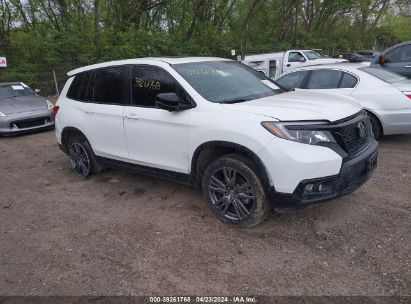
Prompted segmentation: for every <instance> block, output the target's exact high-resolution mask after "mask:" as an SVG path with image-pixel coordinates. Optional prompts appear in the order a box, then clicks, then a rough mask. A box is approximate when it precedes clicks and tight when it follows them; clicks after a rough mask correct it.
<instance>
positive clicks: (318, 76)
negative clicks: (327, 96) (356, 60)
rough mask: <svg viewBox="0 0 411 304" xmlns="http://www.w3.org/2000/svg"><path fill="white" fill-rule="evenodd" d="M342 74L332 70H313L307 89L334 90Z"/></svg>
mask: <svg viewBox="0 0 411 304" xmlns="http://www.w3.org/2000/svg"><path fill="white" fill-rule="evenodd" d="M341 76H342V72H340V71H333V70H313V71H312V72H311V76H310V80H309V82H308V85H307V89H336V88H338V84H339V83H340V78H341Z"/></svg>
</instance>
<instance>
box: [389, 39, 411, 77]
mask: <svg viewBox="0 0 411 304" xmlns="http://www.w3.org/2000/svg"><path fill="white" fill-rule="evenodd" d="M384 59H385V63H384V65H383V67H384V68H387V69H389V70H390V71H393V72H395V73H398V74H401V75H404V76H405V77H408V78H411V44H408V45H403V46H400V47H397V48H395V49H393V50H391V51H389V52H387V54H385V56H384Z"/></svg>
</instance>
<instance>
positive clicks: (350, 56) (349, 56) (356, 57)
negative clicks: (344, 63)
mask: <svg viewBox="0 0 411 304" xmlns="http://www.w3.org/2000/svg"><path fill="white" fill-rule="evenodd" d="M334 58H340V59H345V60H348V61H349V62H363V61H370V59H368V58H366V57H364V56H362V55H360V54H357V53H343V54H339V55H335V56H334Z"/></svg>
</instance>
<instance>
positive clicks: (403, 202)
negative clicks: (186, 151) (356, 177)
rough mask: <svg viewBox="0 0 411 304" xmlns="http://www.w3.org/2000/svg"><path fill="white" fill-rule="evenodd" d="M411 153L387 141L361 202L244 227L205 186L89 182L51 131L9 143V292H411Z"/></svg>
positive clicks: (4, 164) (3, 274) (3, 142)
mask: <svg viewBox="0 0 411 304" xmlns="http://www.w3.org/2000/svg"><path fill="white" fill-rule="evenodd" d="M410 151H411V137H410V136H392V137H387V138H385V139H384V140H383V141H382V142H381V145H380V155H379V165H378V169H377V171H376V172H375V174H374V176H373V177H372V178H371V180H370V181H369V182H368V183H367V184H366V185H365V186H363V187H362V188H360V189H359V190H357V191H356V192H354V193H353V194H351V195H349V196H347V197H344V198H341V199H338V200H335V201H332V202H329V203H325V204H321V205H316V206H312V207H309V208H307V209H305V210H303V211H301V212H298V213H296V214H285V215H273V216H272V217H271V218H270V219H269V220H268V221H266V222H264V223H263V224H262V225H259V226H257V227H255V228H252V229H248V230H245V229H237V228H233V227H230V226H229V225H226V224H223V223H221V222H220V221H218V220H217V219H216V218H215V217H214V216H213V215H212V214H211V212H210V211H209V210H208V209H207V207H206V204H205V202H204V201H203V198H202V194H201V193H200V191H198V190H196V189H192V188H188V187H185V186H181V185H178V184H174V183H171V182H165V181H162V180H157V179H153V178H147V177H145V176H140V175H133V174H128V173H124V172H119V171H106V172H103V173H102V174H99V175H96V176H94V177H92V178H91V179H87V180H82V179H81V178H79V177H78V176H77V175H76V174H75V173H74V172H73V171H72V170H71V168H70V165H69V161H68V158H67V156H65V155H64V154H63V153H62V152H61V151H60V150H59V149H58V148H57V146H56V143H55V138H54V133H53V132H45V133H39V134H32V135H26V136H19V137H13V138H0V154H1V157H0V167H1V168H2V169H1V173H0V189H1V192H0V294H1V295H85V294H87V295H187V294H191V295H192V294H203V295H229V294H242V295H250V294H252V295H393V294H396V295H409V294H410V291H411V263H410V259H411V258H410V252H411V238H410V231H411V221H410V215H411V186H410V185H411V153H410Z"/></svg>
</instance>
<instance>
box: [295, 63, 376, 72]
mask: <svg viewBox="0 0 411 304" xmlns="http://www.w3.org/2000/svg"><path fill="white" fill-rule="evenodd" d="M370 65H371V63H370V62H369V61H364V62H358V63H357V62H355V63H354V62H341V63H331V64H317V65H306V66H302V67H300V68H296V69H292V70H290V71H289V72H292V71H295V70H318V69H340V70H347V71H350V70H358V69H359V68H364V67H367V66H370Z"/></svg>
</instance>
